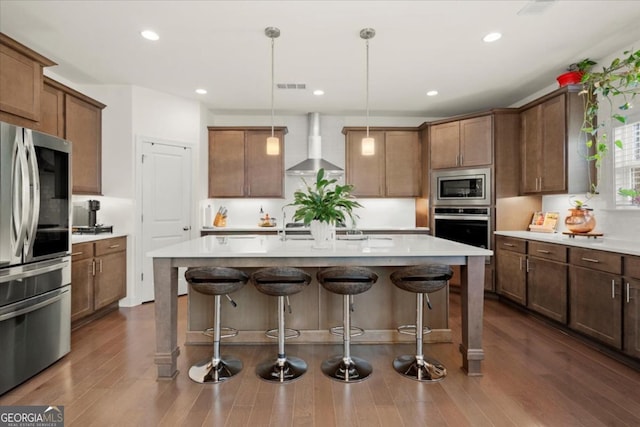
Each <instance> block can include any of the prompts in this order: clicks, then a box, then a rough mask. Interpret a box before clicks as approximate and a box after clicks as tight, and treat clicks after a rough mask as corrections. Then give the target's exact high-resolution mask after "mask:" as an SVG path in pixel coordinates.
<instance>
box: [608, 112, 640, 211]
mask: <svg viewBox="0 0 640 427" xmlns="http://www.w3.org/2000/svg"><path fill="white" fill-rule="evenodd" d="M621 131H622V132H624V133H623V134H622V135H621V134H620V132H621ZM617 139H621V140H622V148H618V147H614V149H613V184H614V188H613V191H614V194H615V204H616V207H626V206H631V199H629V197H625V196H621V195H619V194H618V189H619V188H633V186H634V185H635V188H638V189H640V114H634V115H633V116H631V117H627V123H625V124H622V123H620V124H619V125H618V126H615V127H614V128H613V140H614V141H615V140H617Z"/></svg>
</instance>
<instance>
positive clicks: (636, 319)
mask: <svg viewBox="0 0 640 427" xmlns="http://www.w3.org/2000/svg"><path fill="white" fill-rule="evenodd" d="M623 312H624V346H623V348H622V350H623V351H624V352H625V353H626V354H628V355H629V356H633V357H637V358H640V280H637V279H629V278H626V279H625V280H624V306H623Z"/></svg>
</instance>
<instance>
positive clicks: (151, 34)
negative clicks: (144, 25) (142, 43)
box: [140, 30, 160, 41]
mask: <svg viewBox="0 0 640 427" xmlns="http://www.w3.org/2000/svg"><path fill="white" fill-rule="evenodd" d="M140 35H141V36H142V37H144V38H145V39H147V40H153V41H156V40H159V39H160V36H159V35H158V33H156V32H155V31H152V30H144V31H141V32H140Z"/></svg>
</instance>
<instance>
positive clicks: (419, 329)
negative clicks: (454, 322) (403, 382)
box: [391, 264, 453, 382]
mask: <svg viewBox="0 0 640 427" xmlns="http://www.w3.org/2000/svg"><path fill="white" fill-rule="evenodd" d="M452 275H453V271H452V270H451V267H449V266H448V265H444V264H425V265H418V266H413V267H406V268H402V269H400V270H397V271H394V272H393V273H391V281H392V282H393V284H394V285H396V286H397V287H398V288H400V289H403V290H405V291H408V292H413V293H415V294H416V324H415V325H403V326H400V327H399V328H398V332H400V333H411V334H415V336H416V354H415V355H402V356H398V357H396V358H395V360H394V361H393V367H394V369H395V370H396V372H398V373H399V374H401V375H403V376H405V377H407V378H411V379H414V380H417V381H426V382H429V381H430V382H435V381H441V380H443V379H444V377H445V376H446V375H447V370H446V368H445V367H444V366H443V365H442V363H440V362H438V361H437V360H435V359H432V358H425V357H424V354H423V350H422V336H423V334H424V333H425V332H426V333H429V332H431V330H430V329H428V328H427V330H426V331H425V330H424V328H423V311H424V298H425V297H426V300H427V305H428V307H429V309H431V302H430V301H429V294H430V293H432V292H437V291H439V290H440V289H442V288H444V287H445V286H447V282H448V281H449V279H451V276H452ZM408 330H415V332H407V331H408Z"/></svg>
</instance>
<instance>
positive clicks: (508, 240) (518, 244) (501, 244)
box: [496, 236, 527, 254]
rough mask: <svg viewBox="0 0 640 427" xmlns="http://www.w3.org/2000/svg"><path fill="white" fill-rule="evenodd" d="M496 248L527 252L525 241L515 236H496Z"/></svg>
mask: <svg viewBox="0 0 640 427" xmlns="http://www.w3.org/2000/svg"><path fill="white" fill-rule="evenodd" d="M496 249H504V250H507V251H513V252H519V253H521V254H525V253H527V241H526V240H522V239H517V238H515V237H506V236H497V237H496Z"/></svg>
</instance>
